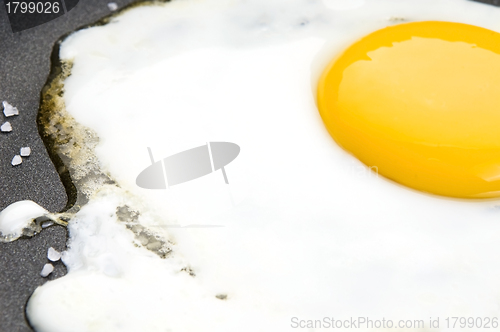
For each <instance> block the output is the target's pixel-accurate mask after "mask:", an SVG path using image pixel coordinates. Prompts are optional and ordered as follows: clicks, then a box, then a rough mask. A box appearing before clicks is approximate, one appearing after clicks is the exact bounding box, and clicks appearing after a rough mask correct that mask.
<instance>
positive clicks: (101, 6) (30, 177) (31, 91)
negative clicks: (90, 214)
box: [0, 0, 500, 332]
mask: <svg viewBox="0 0 500 332" xmlns="http://www.w3.org/2000/svg"><path fill="white" fill-rule="evenodd" d="M19 1H22V0H19ZM56 1H57V0H56ZM68 1H73V3H74V2H75V1H76V0H68ZM134 1H135V0H109V1H108V0H80V1H79V2H78V4H77V5H76V6H75V7H74V8H73V9H71V10H69V11H68V12H67V13H66V14H64V15H62V16H60V17H58V18H56V19H54V20H52V21H49V22H47V23H44V24H42V25H39V26H36V27H33V28H30V29H26V30H23V31H20V32H13V30H12V27H11V24H10V21H9V18H8V16H7V10H6V7H5V5H4V0H0V102H1V101H4V100H6V101H8V102H9V103H10V104H12V105H13V106H16V107H17V108H18V109H19V111H20V114H19V116H17V117H11V118H9V121H10V122H11V124H12V126H13V131H12V132H10V133H0V211H1V210H2V209H4V208H5V207H7V206H8V205H9V204H11V203H13V202H16V201H19V200H26V199H29V200H33V201H35V202H36V203H38V204H40V205H41V206H43V207H45V208H46V209H47V210H49V211H51V212H59V211H61V210H62V209H63V208H64V207H65V206H66V204H67V201H68V197H67V195H66V191H65V189H64V186H63V184H62V182H61V180H60V178H59V175H58V173H57V172H56V169H55V167H54V165H53V164H52V162H51V160H50V158H49V155H48V154H47V150H46V148H45V146H44V144H43V142H42V140H41V138H40V136H39V134H38V129H37V123H36V118H37V113H38V108H39V103H40V91H41V89H42V87H43V85H44V84H45V82H46V80H47V76H48V74H49V71H50V65H51V64H50V55H51V52H52V48H53V46H54V43H55V42H56V41H57V40H58V39H59V38H60V37H61V36H63V35H65V34H67V33H69V32H71V31H74V30H75V29H78V28H79V27H82V26H85V25H88V24H92V23H94V22H96V21H98V20H99V19H101V18H103V17H105V16H107V15H110V14H111V13H112V12H111V10H110V9H109V7H108V3H109V2H114V3H116V4H117V5H118V7H119V8H122V7H124V6H126V5H128V4H130V3H132V2H134ZM270 1H272V0H270ZM415 1H418V0H415ZM478 1H480V2H484V3H489V4H493V5H500V0H478ZM0 117H1V118H2V119H0V123H3V122H4V121H5V120H6V119H5V118H4V115H3V114H0ZM22 146H29V147H31V150H32V153H31V156H30V157H28V158H25V159H24V160H23V163H22V164H21V165H19V166H16V167H14V166H12V165H11V160H12V158H13V156H14V155H16V154H18V153H19V149H20V147H22ZM66 239H67V231H66V229H65V228H64V227H61V226H53V227H49V228H47V229H45V230H43V231H42V232H41V233H40V234H38V235H36V236H34V237H33V238H21V239H19V240H17V241H14V242H11V243H0V332H15V331H32V329H31V327H30V326H29V324H28V322H27V320H26V316H25V305H26V302H27V301H28V299H29V297H30V295H31V294H32V293H33V291H34V290H35V288H36V287H38V286H40V285H42V284H43V283H45V282H47V280H52V279H56V278H59V277H61V276H63V275H64V274H65V273H66V268H65V267H64V265H63V264H62V263H61V262H57V263H55V264H54V267H55V269H54V272H53V273H52V274H51V275H50V276H49V277H48V278H42V277H41V276H40V271H41V269H42V267H43V265H44V264H45V263H47V262H48V261H47V257H46V255H47V249H48V248H49V247H54V248H55V249H57V250H59V251H62V250H64V249H65V246H66Z"/></svg>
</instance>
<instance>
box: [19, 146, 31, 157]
mask: <svg viewBox="0 0 500 332" xmlns="http://www.w3.org/2000/svg"><path fill="white" fill-rule="evenodd" d="M30 154H31V148H29V147H24V148H21V157H28V156H29V155H30Z"/></svg>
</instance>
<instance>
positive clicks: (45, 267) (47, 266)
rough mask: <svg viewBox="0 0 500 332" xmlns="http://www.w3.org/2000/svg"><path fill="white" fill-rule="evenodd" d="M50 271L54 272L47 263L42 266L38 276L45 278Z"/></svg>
mask: <svg viewBox="0 0 500 332" xmlns="http://www.w3.org/2000/svg"><path fill="white" fill-rule="evenodd" d="M52 271H54V266H53V265H52V264H50V263H47V264H45V265H44V266H43V269H42V272H40V275H41V276H42V277H44V278H45V277H46V276H48V275H49V274H51V273H52Z"/></svg>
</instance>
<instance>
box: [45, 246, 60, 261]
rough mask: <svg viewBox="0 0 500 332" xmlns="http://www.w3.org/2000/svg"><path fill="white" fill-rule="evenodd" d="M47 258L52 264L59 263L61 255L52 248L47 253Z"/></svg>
mask: <svg viewBox="0 0 500 332" xmlns="http://www.w3.org/2000/svg"><path fill="white" fill-rule="evenodd" d="M47 258H48V259H49V261H52V262H57V261H58V260H60V259H61V253H60V252H59V251H57V250H55V249H54V248H52V247H50V248H49V250H48V251H47Z"/></svg>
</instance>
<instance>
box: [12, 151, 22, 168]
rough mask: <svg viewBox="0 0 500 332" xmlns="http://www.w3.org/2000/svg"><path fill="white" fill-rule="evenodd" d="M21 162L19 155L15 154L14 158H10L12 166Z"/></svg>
mask: <svg viewBox="0 0 500 332" xmlns="http://www.w3.org/2000/svg"><path fill="white" fill-rule="evenodd" d="M22 162H23V158H21V156H20V155H18V154H16V155H15V156H14V158H12V162H11V164H12V166H17V165H20V164H21V163H22Z"/></svg>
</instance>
